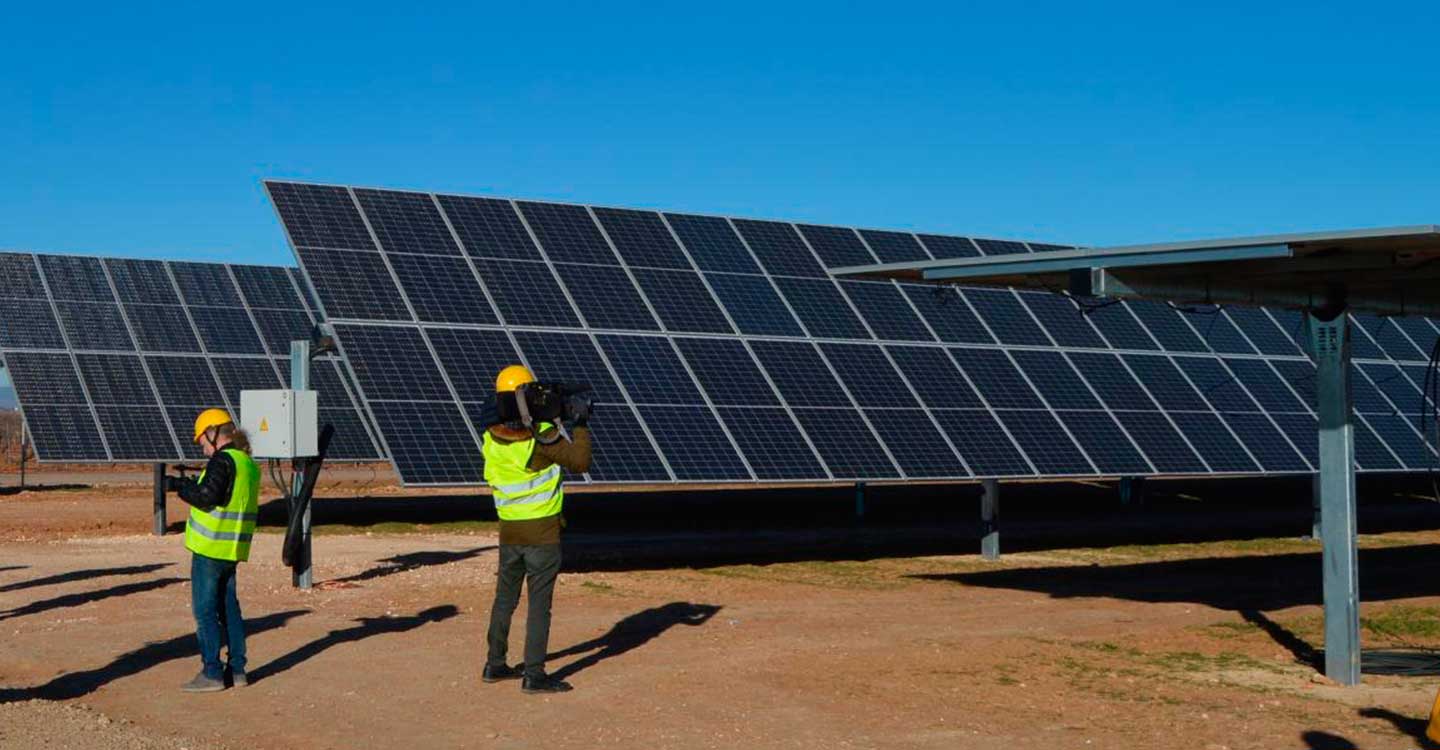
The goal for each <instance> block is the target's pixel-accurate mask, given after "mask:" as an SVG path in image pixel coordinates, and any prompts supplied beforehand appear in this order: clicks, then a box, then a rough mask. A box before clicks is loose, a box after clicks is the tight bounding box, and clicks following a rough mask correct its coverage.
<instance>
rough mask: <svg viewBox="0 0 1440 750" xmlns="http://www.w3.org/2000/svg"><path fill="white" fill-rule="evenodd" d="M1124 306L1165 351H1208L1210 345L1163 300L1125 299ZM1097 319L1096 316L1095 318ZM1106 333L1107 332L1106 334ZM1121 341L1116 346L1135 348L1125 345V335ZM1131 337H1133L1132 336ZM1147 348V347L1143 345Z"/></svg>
mask: <svg viewBox="0 0 1440 750" xmlns="http://www.w3.org/2000/svg"><path fill="white" fill-rule="evenodd" d="M1124 306H1125V307H1128V308H1129V309H1130V312H1132V313H1134V314H1135V317H1136V318H1138V319H1139V320H1140V322H1141V323H1143V324H1144V326H1145V329H1146V330H1148V331H1149V332H1150V334H1151V335H1153V336H1154V337H1155V339H1156V340H1157V341H1159V342H1160V345H1161V346H1162V347H1164V348H1165V349H1166V350H1167V351H1172V352H1208V351H1210V347H1208V346H1206V345H1205V342H1204V341H1201V340H1200V337H1199V336H1197V335H1196V334H1195V329H1194V328H1191V327H1190V324H1189V323H1187V322H1186V321H1185V319H1184V318H1182V317H1181V313H1180V312H1178V311H1176V310H1175V308H1173V307H1171V306H1170V305H1168V304H1166V303H1164V302H1156V301H1155V300H1145V299H1137V300H1126V302H1125V304H1124ZM1097 320H1098V318H1097ZM1107 335H1108V334H1107ZM1119 338H1121V343H1120V344H1117V346H1122V345H1123V346H1124V348H1135V347H1133V346H1128V345H1125V342H1126V340H1127V337H1124V336H1121V337H1119ZM1132 338H1133V337H1132ZM1144 348H1149V347H1144Z"/></svg>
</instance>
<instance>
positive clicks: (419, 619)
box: [248, 604, 460, 682]
mask: <svg viewBox="0 0 1440 750" xmlns="http://www.w3.org/2000/svg"><path fill="white" fill-rule="evenodd" d="M458 614H460V610H459V609H457V608H456V607H455V606H454V605H453V604H445V605H441V606H439V607H431V608H430V609H427V610H423V611H421V612H419V613H416V614H415V615H412V616H407V617H357V618H356V619H355V621H356V622H358V623H360V624H359V625H356V626H354V627H350V628H344V629H343V630H332V631H330V632H329V634H327V635H326V636H325V637H323V638H318V639H316V640H313V641H311V642H309V643H307V644H305V645H303V646H301V647H300V648H297V649H295V650H294V651H291V652H290V653H288V654H285V655H284V656H281V657H279V658H276V659H273V660H271V661H270V662H269V663H267V664H265V665H264V666H261V667H260V668H258V669H252V670H250V672H249V675H248V676H249V677H250V681H251V682H256V681H259V680H263V679H265V678H267V677H272V676H274V675H277V674H280V673H281V672H284V671H285V670H287V669H290V668H291V667H294V666H296V665H298V664H301V663H303V662H305V661H308V660H309V659H311V658H313V657H315V656H317V655H319V654H320V653H321V652H323V651H325V650H327V649H330V648H333V647H335V646H338V645H340V644H342V643H353V642H355V641H360V640H364V639H366V638H370V637H372V636H377V635H385V634H387V633H403V632H405V631H407V630H414V629H415V628H418V627H420V626H422V625H427V624H429V623H432V622H440V621H442V620H448V619H450V618H452V617H454V616H456V615H458Z"/></svg>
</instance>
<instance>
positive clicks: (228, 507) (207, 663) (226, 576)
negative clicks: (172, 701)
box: [165, 409, 260, 693]
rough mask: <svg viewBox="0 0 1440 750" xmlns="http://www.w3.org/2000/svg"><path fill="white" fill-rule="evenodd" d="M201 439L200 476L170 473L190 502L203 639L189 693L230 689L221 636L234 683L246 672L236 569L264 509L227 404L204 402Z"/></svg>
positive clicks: (189, 534) (194, 584) (188, 529)
mask: <svg viewBox="0 0 1440 750" xmlns="http://www.w3.org/2000/svg"><path fill="white" fill-rule="evenodd" d="M195 442H196V443H197V444H199V446H200V450H201V451H202V452H203V453H204V454H205V455H206V456H207V457H208V458H209V459H210V460H209V462H208V463H206V464H205V471H203V472H201V473H200V478H199V480H198V481H197V480H194V479H183V478H180V477H168V476H167V477H166V478H165V489H166V491H173V492H175V493H176V494H178V495H179V496H180V499H181V500H184V501H185V502H186V503H188V504H189V505H190V517H189V519H188V520H187V521H186V523H185V547H186V549H188V550H190V551H191V553H193V554H192V555H191V558H190V605H191V609H192V610H193V611H194V613H195V631H196V632H195V635H196V638H197V639H198V640H199V641H200V661H201V670H200V674H198V675H196V676H195V679H193V680H191V681H189V682H187V683H185V684H184V685H182V686H181V689H182V690H184V691H185V692H187V693H210V692H215V691H217V690H224V689H225V672H226V671H227V670H226V668H225V666H224V665H222V664H221V663H220V644H221V640H222V638H223V639H224V643H225V644H226V648H227V651H228V653H227V658H228V662H229V664H228V667H229V668H228V671H229V673H230V679H231V683H232V684H233V685H235V687H244V686H246V685H248V684H249V681H248V680H247V679H246V676H245V621H244V619H242V616H241V614H240V600H239V598H238V597H237V596H236V593H235V569H236V567H237V566H238V565H239V563H242V562H245V561H246V560H248V559H249V557H250V539H251V537H253V536H254V535H255V520H256V517H257V516H258V514H259V500H260V469H259V467H257V466H256V465H255V461H254V460H253V459H251V458H250V441H249V439H248V438H247V437H246V435H245V433H244V432H242V431H241V430H240V428H239V427H238V426H237V425H236V424H235V421H234V420H233V419H231V418H230V415H229V414H228V413H227V412H225V410H223V409H206V410H205V411H203V412H201V413H200V416H199V417H198V418H196V420H195Z"/></svg>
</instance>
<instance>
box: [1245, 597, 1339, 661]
mask: <svg viewBox="0 0 1440 750" xmlns="http://www.w3.org/2000/svg"><path fill="white" fill-rule="evenodd" d="M1240 616H1241V617H1243V618H1245V622H1248V623H1250V624H1251V625H1254V626H1255V627H1257V628H1260V629H1261V630H1263V631H1265V634H1266V635H1268V636H1270V639H1271V640H1273V641H1275V642H1276V643H1278V644H1280V645H1281V646H1282V647H1284V649H1285V650H1286V651H1289V652H1290V654H1291V655H1292V656H1294V657H1295V661H1296V663H1299V664H1304V665H1305V666H1307V667H1310V668H1311V669H1314V670H1316V671H1322V668H1323V667H1324V664H1325V652H1324V651H1322V650H1320V649H1317V648H1315V647H1314V646H1312V645H1311V644H1310V642H1309V641H1307V640H1305V639H1304V638H1301V637H1300V636H1298V635H1295V633H1294V631H1292V630H1290V629H1289V628H1287V627H1285V626H1284V625H1281V624H1280V623H1278V622H1275V621H1274V620H1272V619H1270V618H1269V617H1267V616H1266V615H1265V613H1264V612H1261V611H1259V610H1257V609H1242V610H1240Z"/></svg>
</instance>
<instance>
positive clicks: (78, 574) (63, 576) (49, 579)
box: [0, 563, 174, 593]
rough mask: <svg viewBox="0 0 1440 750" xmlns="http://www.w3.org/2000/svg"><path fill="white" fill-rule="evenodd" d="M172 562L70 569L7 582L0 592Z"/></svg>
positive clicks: (138, 571) (150, 570)
mask: <svg viewBox="0 0 1440 750" xmlns="http://www.w3.org/2000/svg"><path fill="white" fill-rule="evenodd" d="M171 565H174V563H152V564H150V565H126V566H123V567H117V568H91V569H89V570H72V571H69V572H68V573H57V574H55V575H53V576H45V577H43V578H32V579H30V580H28V581H19V582H17V583H7V584H5V585H4V586H0V593H4V592H6V591H19V590H21V589H32V588H36V587H39V586H53V585H55V584H60V583H72V582H74V581H88V580H90V579H92V578H106V577H109V576H133V575H139V574H141V573H153V572H154V571H157V570H159V569H161V568H168V567H170V566H171ZM24 567H27V566H24V565H20V566H15V567H8V568H0V571H5V570H19V569H20V568H24Z"/></svg>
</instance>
